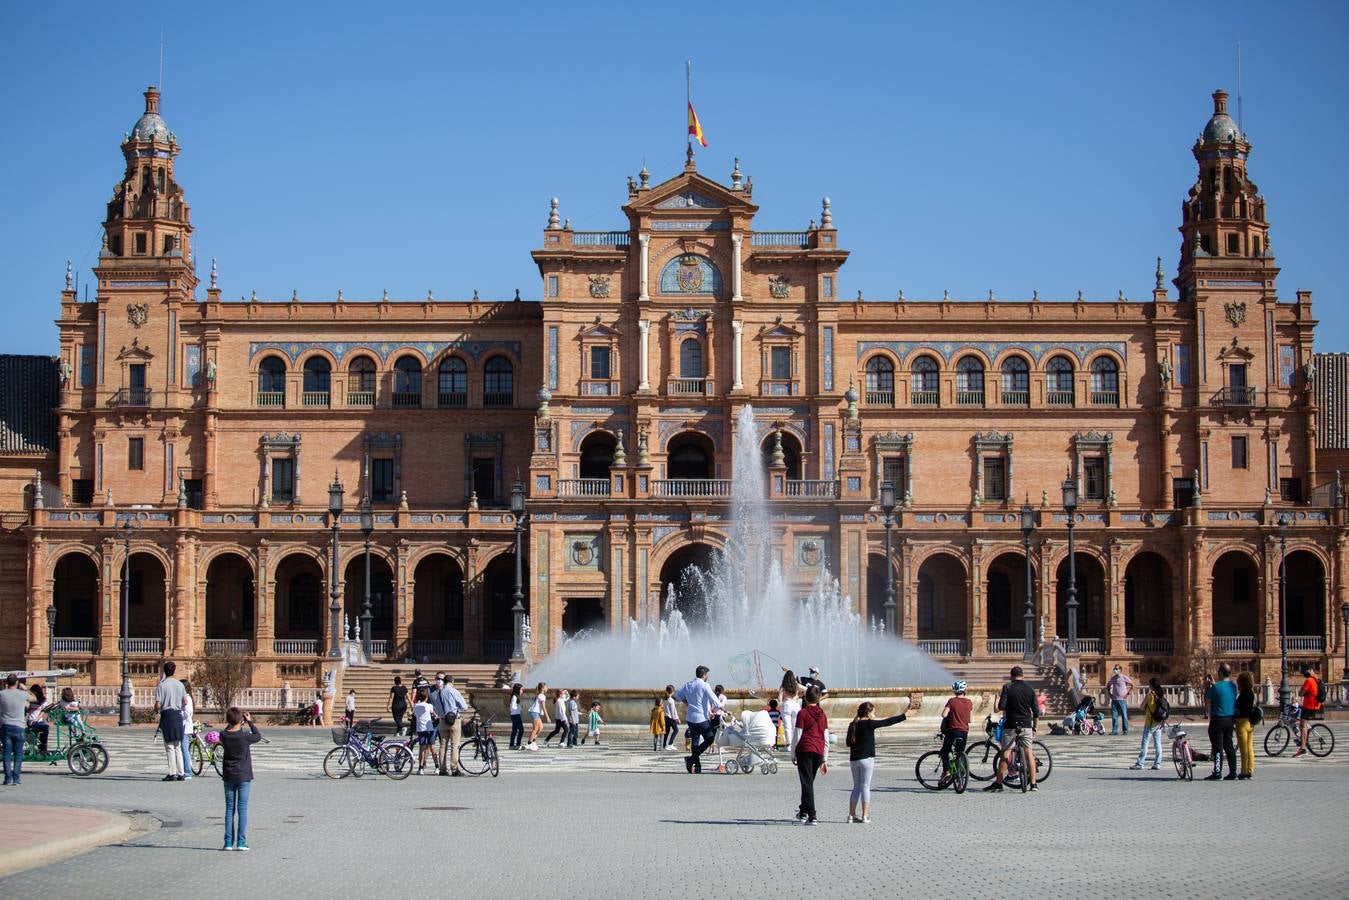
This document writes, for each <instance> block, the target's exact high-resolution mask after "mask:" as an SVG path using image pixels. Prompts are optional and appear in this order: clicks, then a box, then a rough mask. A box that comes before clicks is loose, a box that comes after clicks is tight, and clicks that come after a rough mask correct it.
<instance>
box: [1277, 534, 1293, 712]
mask: <svg viewBox="0 0 1349 900" xmlns="http://www.w3.org/2000/svg"><path fill="white" fill-rule="evenodd" d="M1275 524H1276V525H1278V528H1279V673H1280V675H1279V709H1280V711H1282V710H1283V709H1285V708H1287V706H1288V698H1289V696H1290V691H1289V690H1288V629H1287V625H1286V623H1285V621H1284V605H1285V604H1286V603H1287V598H1288V589H1287V582H1288V576H1287V570H1286V569H1285V568H1284V557H1285V555H1286V554H1287V549H1288V524H1289V519H1288V513H1279V518H1277V519H1276V520H1275ZM1280 714H1282V712H1280Z"/></svg>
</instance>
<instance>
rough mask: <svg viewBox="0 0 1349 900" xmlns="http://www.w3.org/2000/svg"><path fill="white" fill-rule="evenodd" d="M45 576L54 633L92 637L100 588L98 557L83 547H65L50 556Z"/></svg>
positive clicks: (96, 625)
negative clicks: (50, 602)
mask: <svg viewBox="0 0 1349 900" xmlns="http://www.w3.org/2000/svg"><path fill="white" fill-rule="evenodd" d="M49 577H50V579H51V585H52V594H51V596H52V605H53V606H55V607H56V632H55V635H54V636H57V637H81V638H92V637H96V636H97V635H98V619H99V613H100V611H101V604H100V602H99V598H100V596H101V589H102V584H101V582H100V580H99V566H98V558H97V557H96V556H94V555H93V554H92V553H90V552H88V550H86V549H85V548H83V547H70V548H67V549H66V550H65V551H64V552H62V553H60V554H59V555H56V556H55V557H54V559H53V562H52V567H51V575H50V576H49Z"/></svg>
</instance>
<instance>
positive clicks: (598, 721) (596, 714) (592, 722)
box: [581, 700, 604, 747]
mask: <svg viewBox="0 0 1349 900" xmlns="http://www.w3.org/2000/svg"><path fill="white" fill-rule="evenodd" d="M603 725H604V717H603V716H601V715H600V701H598V700H592V701H591V702H590V713H589V716H588V719H587V721H586V736H585V737H583V738H581V743H582V744H584V743H585V742H586V741H588V740H590V739H591V738H594V739H595V746H596V747H598V746H599V745H600V728H601V727H602V726H603Z"/></svg>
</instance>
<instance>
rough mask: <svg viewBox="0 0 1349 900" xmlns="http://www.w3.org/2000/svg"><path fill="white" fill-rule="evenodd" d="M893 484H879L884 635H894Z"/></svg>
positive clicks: (891, 482)
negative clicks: (883, 557) (883, 556)
mask: <svg viewBox="0 0 1349 900" xmlns="http://www.w3.org/2000/svg"><path fill="white" fill-rule="evenodd" d="M894 511H895V484H894V482H893V481H885V482H882V483H881V512H883V513H885V633H886V634H894V633H895V557H894V552H893V550H892V549H891V546H890V526H891V525H893V524H894Z"/></svg>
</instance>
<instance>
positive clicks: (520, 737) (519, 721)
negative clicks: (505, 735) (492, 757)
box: [507, 713, 525, 750]
mask: <svg viewBox="0 0 1349 900" xmlns="http://www.w3.org/2000/svg"><path fill="white" fill-rule="evenodd" d="M524 742H525V720H524V719H523V718H521V716H520V714H519V713H512V714H511V741H510V743H509V744H508V745H507V746H508V747H510V749H512V750H518V749H520V747H521V745H522V744H524Z"/></svg>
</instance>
